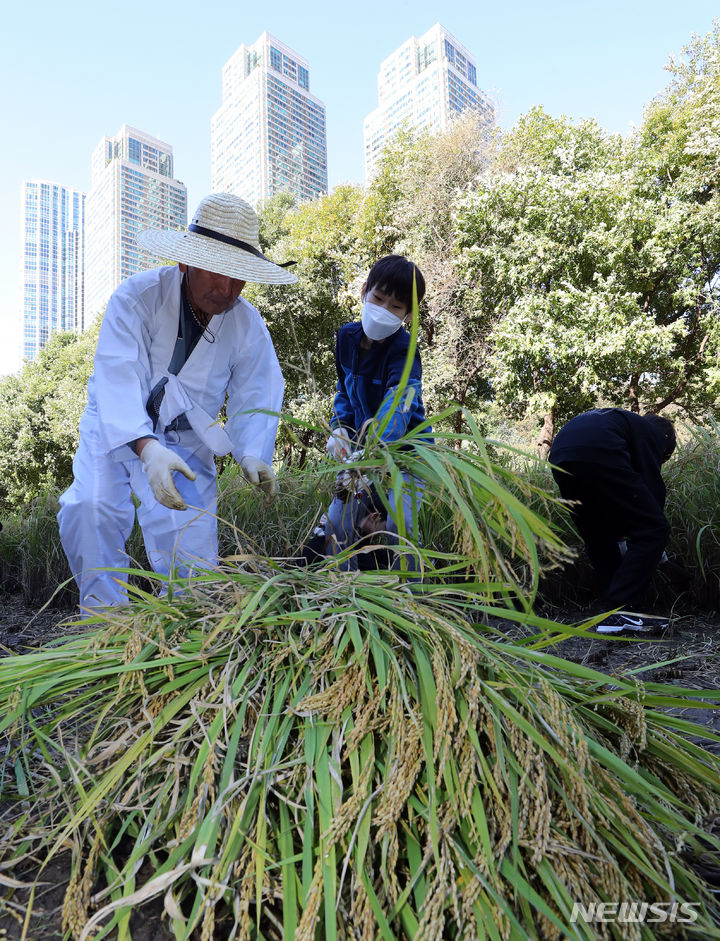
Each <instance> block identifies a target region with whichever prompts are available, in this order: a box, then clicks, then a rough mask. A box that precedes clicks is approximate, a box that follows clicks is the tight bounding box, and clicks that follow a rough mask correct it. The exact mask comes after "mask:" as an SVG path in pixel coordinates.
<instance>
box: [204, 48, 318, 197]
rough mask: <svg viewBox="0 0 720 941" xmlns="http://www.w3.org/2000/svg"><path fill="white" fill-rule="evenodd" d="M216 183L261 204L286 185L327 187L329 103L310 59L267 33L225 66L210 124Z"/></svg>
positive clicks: (304, 191)
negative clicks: (318, 93) (315, 89)
mask: <svg viewBox="0 0 720 941" xmlns="http://www.w3.org/2000/svg"><path fill="white" fill-rule="evenodd" d="M210 144H211V146H210V162H211V171H210V172H211V188H212V190H213V191H214V192H217V193H219V192H226V193H234V194H235V195H236V196H241V197H242V198H243V199H245V200H247V202H249V203H250V204H251V205H253V206H257V205H258V204H260V203H262V202H264V201H265V200H267V199H268V198H269V197H271V196H273V195H274V194H275V193H278V192H283V191H285V192H290V193H292V194H293V195H294V196H295V198H296V199H297V200H298V201H305V200H309V199H315V197H317V196H321V195H323V194H324V193H327V144H326V136H325V106H324V105H323V103H322V102H321V101H320V100H319V99H318V98H316V97H315V96H314V95H312V94H311V93H310V72H309V66H308V62H307V60H306V59H303V58H302V56H299V55H298V54H297V53H296V52H294V51H293V50H292V49H291V48H290V47H289V46H286V45H285V44H284V43H282V42H280V40H278V39H276V38H275V37H274V36H271V35H270V34H269V33H267V32H265V33H263V34H262V35H261V36H260V38H259V39H258V40H257V41H256V42H254V43H253V44H252V46H246V45H245V44H243V45H241V46H240V48H239V49H237V50H236V52H235V53H234V54H233V55H232V56H231V58H230V59H228V61H227V62H226V63H225V65H224V67H223V72H222V105H221V106H220V108H219V109H218V111H217V112H216V113H215V114H214V115H213V117H212V122H211V129H210Z"/></svg>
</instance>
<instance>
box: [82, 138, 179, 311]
mask: <svg viewBox="0 0 720 941" xmlns="http://www.w3.org/2000/svg"><path fill="white" fill-rule="evenodd" d="M186 223H187V191H186V188H185V184H184V183H181V182H180V181H179V180H176V179H174V178H173V152H172V147H170V146H169V145H168V144H165V143H163V142H162V141H160V140H157V138H155V137H151V136H150V135H149V134H145V133H144V132H142V131H138V130H137V129H136V128H133V127H128V126H127V125H123V126H122V127H121V128H120V130H119V132H118V133H117V134H116V135H115V137H105V138H103V139H102V140H101V141H100V143H99V144H98V145H97V147H96V148H95V150H94V151H93V155H92V164H91V182H90V192H89V193H88V197H87V224H86V234H87V251H86V258H85V309H86V311H87V314H88V319H89V321H92V320H93V319H94V318H95V317H96V316H97V315H98V313H99V312H100V311H102V310H103V309H104V308H105V305H106V304H107V301H108V299H109V297H110V295H111V294H112V292H113V291H114V290H115V288H116V287H117V286H118V284H120V282H121V281H123V280H124V279H125V278H127V277H129V276H130V275H132V274H136V273H137V272H138V271H146V270H147V269H148V268H155V267H157V265H158V264H159V263H160V262H159V260H158V259H157V258H156V257H155V256H153V255H149V254H148V253H147V252H144V251H142V250H141V249H140V248H139V247H138V245H137V244H136V241H135V239H136V237H137V235H138V233H139V232H141V231H142V230H143V229H153V228H154V229H184V228H185V226H186Z"/></svg>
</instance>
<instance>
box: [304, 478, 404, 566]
mask: <svg viewBox="0 0 720 941" xmlns="http://www.w3.org/2000/svg"><path fill="white" fill-rule="evenodd" d="M344 497H345V499H346V500H352V501H353V513H352V519H353V522H354V527H355V528H354V532H353V538H352V540H351V542H352V543H353V545H354V546H355V547H356V548H358V549H363V550H364V551H363V552H359V553H358V555H357V559H356V561H357V566H356V567H357V568H358V569H361V570H363V571H366V570H369V569H380V568H385V569H387V568H389V567H390V565H391V563H392V560H391V558H390V552H389V550H388V549H387V548H384V547H383V546H382V545H378V544H377V542H376V539H375V536H376V534H378V533H379V534H381V536H380V537H379V538H382V535H383V534H386V531H387V512H386V510H385V508H384V507H383V505H382V501H381V500H380V497H379V496H378V494H377V491H376V490H375V487H373V486H372V485H371V486H370V487H368V488H367V489H359V490H355V491H354V492H352V493H347V492H346V493H345V495H344ZM332 542H333V538H332V530H331V527H330V524H329V522H328V518H327V515H326V514H325V513H323V515H322V516H321V517H320V519H319V521H318V525H317V526H316V527H315V529H314V530H313V532H312V535H311V536H310V538H309V539H308V540H307V542H305V543H304V544H303V545H302V546H301V548H300V555H299V557H298V559H297V564H298V565H312V564H314V563H315V562H322V560H323V559H325V558H327V556H330V555H335V554H336V552H337V551H338V550H339V549H340V548H342V547H337V546H333V545H332Z"/></svg>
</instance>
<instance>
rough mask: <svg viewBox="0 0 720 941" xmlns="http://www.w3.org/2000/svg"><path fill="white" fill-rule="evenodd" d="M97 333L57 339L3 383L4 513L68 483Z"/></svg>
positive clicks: (0, 462)
mask: <svg viewBox="0 0 720 941" xmlns="http://www.w3.org/2000/svg"><path fill="white" fill-rule="evenodd" d="M98 330H99V324H97V325H95V326H93V327H92V328H91V329H90V330H88V331H87V332H86V333H84V334H82V335H80V336H75V335H74V334H70V333H60V334H56V335H55V336H53V337H52V338H51V340H50V342H49V343H48V345H47V347H46V348H45V349H44V350H42V351H41V353H40V355H39V356H38V358H37V360H35V361H33V362H29V363H26V364H25V366H24V367H23V368H22V370H21V371H20V373H19V374H18V375H15V376H8V377H6V378H4V379H2V380H0V508H2V511H3V512H4V513H6V512H8V510H12V509H18V508H20V507H22V506H24V505H25V504H26V503H28V502H29V501H31V500H33V499H35V498H36V497H40V496H43V495H44V494H46V493H47V492H49V491H51V490H53V489H63V488H64V487H66V486H67V485H68V484H69V483H70V481H71V479H72V459H73V455H74V453H75V450H76V448H77V444H78V440H79V432H78V425H79V423H80V416H81V414H82V411H83V409H84V407H85V402H86V388H87V382H88V378H89V377H90V373H91V372H92V358H93V354H94V351H95V345H96V343H97V334H98Z"/></svg>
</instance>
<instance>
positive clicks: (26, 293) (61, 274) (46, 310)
mask: <svg viewBox="0 0 720 941" xmlns="http://www.w3.org/2000/svg"><path fill="white" fill-rule="evenodd" d="M21 217H22V239H23V272H22V283H23V292H22V298H23V300H22V303H23V334H22V340H21V344H22V356H23V359H35V357H36V356H37V354H38V353H39V352H40V350H41V349H42V348H43V347H44V346H45V345H46V344H47V342H48V339H49V338H50V336H51V335H52V334H53V333H56V332H57V331H59V330H73V331H76V332H79V331H81V330H83V329H84V327H85V306H84V298H83V267H84V259H83V253H84V244H85V240H84V225H85V194H84V193H81V192H79V191H78V190H74V189H68V187H66V186H61V185H60V184H59V183H52V182H50V181H48V180H26V181H25V182H24V183H23V185H22V205H21Z"/></svg>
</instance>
